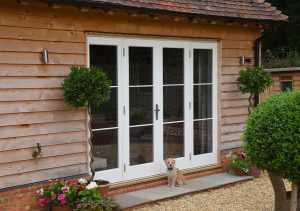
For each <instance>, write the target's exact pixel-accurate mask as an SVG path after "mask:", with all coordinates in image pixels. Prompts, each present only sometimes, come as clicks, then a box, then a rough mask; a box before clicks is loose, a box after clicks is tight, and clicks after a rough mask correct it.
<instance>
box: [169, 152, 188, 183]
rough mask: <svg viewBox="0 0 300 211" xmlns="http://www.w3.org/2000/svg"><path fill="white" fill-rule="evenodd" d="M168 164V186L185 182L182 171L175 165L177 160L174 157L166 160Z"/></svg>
mask: <svg viewBox="0 0 300 211" xmlns="http://www.w3.org/2000/svg"><path fill="white" fill-rule="evenodd" d="M165 162H166V165H167V177H168V186H171V187H175V186H181V185H184V184H185V179H184V176H183V174H182V173H181V171H180V170H179V169H178V168H176V167H175V163H176V161H175V160H174V159H172V158H168V159H166V160H165Z"/></svg>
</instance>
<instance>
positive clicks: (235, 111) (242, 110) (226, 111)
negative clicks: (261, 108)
mask: <svg viewBox="0 0 300 211" xmlns="http://www.w3.org/2000/svg"><path fill="white" fill-rule="evenodd" d="M247 114H249V112H248V107H236V108H223V109H222V110H221V116H224V117H225V116H239V115H247Z"/></svg>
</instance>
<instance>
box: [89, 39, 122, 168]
mask: <svg viewBox="0 0 300 211" xmlns="http://www.w3.org/2000/svg"><path fill="white" fill-rule="evenodd" d="M117 60H118V58H117V46H108V45H90V65H91V66H98V67H101V68H102V69H103V70H104V71H105V72H106V73H107V75H108V77H109V78H110V79H111V80H112V85H113V87H111V95H110V99H109V100H108V101H107V102H105V103H104V104H102V105H101V106H99V107H97V106H93V107H92V108H91V113H92V114H91V125H92V129H104V130H101V131H92V140H91V142H92V146H91V153H92V155H93V158H94V161H93V163H92V168H93V169H94V170H95V171H102V170H108V169H113V168H118V156H119V155H118V128H117V127H118V87H117V86H118V81H117V75H118V74H117V71H118V66H117Z"/></svg>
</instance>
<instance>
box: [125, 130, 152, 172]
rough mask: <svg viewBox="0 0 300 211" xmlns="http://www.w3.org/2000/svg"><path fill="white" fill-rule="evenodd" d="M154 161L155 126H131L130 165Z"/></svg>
mask: <svg viewBox="0 0 300 211" xmlns="http://www.w3.org/2000/svg"><path fill="white" fill-rule="evenodd" d="M150 162H153V126H143V127H132V128H130V165H131V166H133V165H138V164H143V163H150Z"/></svg>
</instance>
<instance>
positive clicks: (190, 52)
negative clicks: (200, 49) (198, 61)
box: [189, 50, 192, 58]
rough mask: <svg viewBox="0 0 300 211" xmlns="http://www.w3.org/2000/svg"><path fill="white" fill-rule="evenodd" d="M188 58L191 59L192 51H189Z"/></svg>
mask: <svg viewBox="0 0 300 211" xmlns="http://www.w3.org/2000/svg"><path fill="white" fill-rule="evenodd" d="M189 57H190V58H191V57H192V51H191V50H189Z"/></svg>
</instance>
